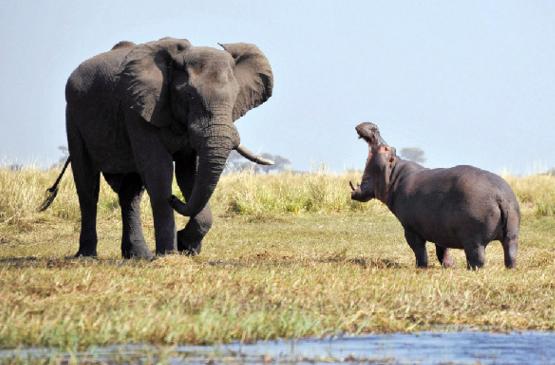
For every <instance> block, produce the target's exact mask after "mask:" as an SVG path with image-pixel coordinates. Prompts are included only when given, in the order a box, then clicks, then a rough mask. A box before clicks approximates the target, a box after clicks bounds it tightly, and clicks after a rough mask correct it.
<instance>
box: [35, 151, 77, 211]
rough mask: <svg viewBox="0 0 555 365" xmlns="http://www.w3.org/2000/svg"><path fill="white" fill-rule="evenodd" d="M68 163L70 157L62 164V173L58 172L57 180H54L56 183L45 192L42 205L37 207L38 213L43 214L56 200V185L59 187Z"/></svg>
mask: <svg viewBox="0 0 555 365" xmlns="http://www.w3.org/2000/svg"><path fill="white" fill-rule="evenodd" d="M70 162H71V156H68V158H67V160H66V162H65V163H64V167H63V168H62V171H61V172H60V174H59V175H58V178H57V179H56V182H54V185H52V186H51V187H49V188H48V189H47V190H46V193H47V196H46V198H45V199H44V201H43V202H42V204H41V205H40V206H39V208H38V211H39V212H44V211H45V210H46V209H48V207H49V206H50V204H52V202H53V201H54V199H56V195H58V185H60V181H61V180H62V176H64V173H65V172H66V169H67V167H68V166H69V163H70Z"/></svg>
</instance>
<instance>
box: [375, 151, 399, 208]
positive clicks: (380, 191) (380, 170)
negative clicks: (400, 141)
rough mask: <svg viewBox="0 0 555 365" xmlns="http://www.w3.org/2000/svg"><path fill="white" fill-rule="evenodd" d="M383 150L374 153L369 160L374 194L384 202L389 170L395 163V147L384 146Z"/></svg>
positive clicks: (389, 176) (387, 187)
mask: <svg viewBox="0 0 555 365" xmlns="http://www.w3.org/2000/svg"><path fill="white" fill-rule="evenodd" d="M383 151H384V152H378V153H374V154H373V156H372V161H371V174H372V181H374V196H375V197H376V198H377V199H379V200H380V201H382V202H384V203H385V202H386V200H387V194H388V192H389V183H390V178H391V171H392V169H393V165H394V163H395V159H396V156H395V149H394V148H393V149H392V148H389V147H385V148H384V149H383Z"/></svg>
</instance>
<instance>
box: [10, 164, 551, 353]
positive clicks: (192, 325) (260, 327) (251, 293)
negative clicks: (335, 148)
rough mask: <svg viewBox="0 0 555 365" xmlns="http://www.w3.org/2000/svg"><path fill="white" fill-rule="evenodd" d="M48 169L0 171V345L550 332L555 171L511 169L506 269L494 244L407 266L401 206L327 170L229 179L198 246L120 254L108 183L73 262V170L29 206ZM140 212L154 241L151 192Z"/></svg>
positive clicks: (45, 181)
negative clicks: (474, 255) (52, 195)
mask: <svg viewBox="0 0 555 365" xmlns="http://www.w3.org/2000/svg"><path fill="white" fill-rule="evenodd" d="M54 177H55V172H54V173H53V172H39V171H36V170H29V171H21V172H11V171H6V170H0V191H2V195H1V196H0V347H4V348H6V347H15V346H56V347H61V348H71V349H75V348H82V347H85V346H88V345H91V344H98V345H103V344H114V343H128V342H150V343H156V344H175V343H214V342H227V341H231V340H243V341H252V340H256V339H267V338H276V337H300V336H320V335H325V334H334V333H339V332H349V333H361V332H389V331H417V330H426V329H457V328H461V327H470V328H479V329H488V330H518V329H538V330H555V295H554V292H555V236H554V235H553V232H554V230H555V219H554V212H555V210H554V207H555V178H553V177H546V176H534V177H526V178H514V177H509V178H508V180H509V182H510V184H511V185H512V186H513V188H514V189H515V191H516V193H517V195H518V197H519V199H520V201H521V204H522V207H523V223H522V231H521V245H520V252H519V257H518V258H519V263H518V264H519V266H518V268H517V269H516V270H505V269H504V267H503V255H502V250H501V245H500V244H499V243H497V242H494V243H492V244H491V245H490V246H489V247H488V249H487V251H486V259H487V263H486V268H485V269H483V270H480V271H478V272H470V271H467V270H466V268H465V264H464V255H463V253H462V252H460V251H457V252H455V255H454V256H455V260H456V262H457V265H456V268H455V269H451V270H443V269H441V268H440V267H439V266H438V265H437V263H436V260H435V259H433V260H431V262H433V263H434V264H433V265H432V267H431V268H430V269H428V270H417V269H415V268H414V257H413V254H412V252H411V250H410V249H409V247H408V245H407V244H406V243H405V241H404V238H403V234H402V230H401V227H400V225H399V224H398V222H397V221H396V220H395V218H394V217H393V216H392V215H391V214H389V213H388V212H387V210H386V209H385V208H384V207H383V206H381V205H380V204H379V203H370V204H358V203H357V204H355V203H352V202H351V201H350V200H349V190H348V186H347V181H348V180H349V178H351V179H353V180H356V179H357V176H355V175H353V176H345V175H341V176H334V175H329V174H309V175H292V174H283V175H277V176H255V175H250V174H240V175H231V176H226V177H224V178H223V180H222V182H221V183H220V185H219V187H218V189H217V192H216V196H215V197H214V199H213V206H214V207H215V210H216V215H217V217H216V222H215V225H214V228H213V230H212V231H211V232H210V233H209V235H208V236H207V238H206V242H205V246H204V250H203V252H202V254H201V256H199V257H196V258H188V257H184V256H179V255H172V256H168V257H164V258H159V259H157V260H155V261H153V262H144V261H124V260H121V259H120V253H119V252H120V251H119V238H120V220H119V209H118V208H117V198H116V195H115V194H113V193H112V192H110V191H109V189H108V188H107V187H106V185H105V184H104V185H103V187H102V191H101V202H100V211H99V235H100V243H99V249H98V251H99V254H100V258H99V259H97V260H88V259H70V258H67V257H68V256H70V255H71V254H73V253H74V252H75V251H76V249H77V240H78V234H79V215H78V205H77V199H76V195H75V193H74V190H73V186H72V183H71V179H70V178H69V177H68V176H66V177H65V179H64V182H63V184H62V188H61V191H60V194H59V196H58V198H57V200H56V201H55V203H54V205H53V206H52V207H51V209H50V210H49V211H47V212H45V213H42V214H39V213H36V212H35V211H34V209H35V208H36V206H37V205H38V204H39V202H40V200H41V199H42V197H43V192H44V189H45V188H46V187H47V186H48V185H49V184H50V183H51V181H53V179H54ZM358 179H360V177H358ZM144 208H145V209H144V225H145V233H146V234H147V239H148V240H149V242H150V244H151V247H152V241H153V239H152V237H153V230H152V218H151V216H150V210H149V208H148V202H147V201H146V199H145V202H144ZM184 222H185V219H184V218H179V226H182V225H183V224H184ZM430 255H433V250H432V247H431V245H430Z"/></svg>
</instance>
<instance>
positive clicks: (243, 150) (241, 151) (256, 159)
mask: <svg viewBox="0 0 555 365" xmlns="http://www.w3.org/2000/svg"><path fill="white" fill-rule="evenodd" d="M235 150H236V151H237V152H239V154H240V155H241V156H243V157H244V158H246V159H247V160H251V161H252V162H255V163H257V164H259V165H273V164H274V161H272V160H268V159H267V158H264V157H261V156H257V155H255V154H254V153H252V152H251V151H250V150H249V149H248V148H246V147H245V146H243V145H242V144H240V145H239V146H237V147H235Z"/></svg>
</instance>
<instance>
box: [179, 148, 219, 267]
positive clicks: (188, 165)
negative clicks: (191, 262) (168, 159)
mask: <svg viewBox="0 0 555 365" xmlns="http://www.w3.org/2000/svg"><path fill="white" fill-rule="evenodd" d="M174 157H175V176H176V180H177V184H178V185H179V188H180V190H181V192H182V193H183V195H184V196H185V199H187V200H188V199H190V197H191V193H192V190H193V185H194V182H195V175H196V169H197V166H196V165H197V162H196V161H197V159H196V155H195V154H193V153H191V154H189V155H186V154H184V153H178V154H176V156H174ZM211 227H212V212H211V210H210V206H209V205H208V204H206V206H205V207H204V209H202V210H201V211H200V213H199V214H197V215H196V216H194V217H191V218H190V219H189V222H187V225H186V226H185V228H184V229H182V230H181V231H179V232H178V233H177V249H178V250H179V251H180V252H182V253H184V254H186V255H192V256H195V255H198V254H199V253H200V251H201V248H202V239H203V238H204V236H205V235H206V234H207V233H208V231H209V230H210V228H211Z"/></svg>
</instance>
